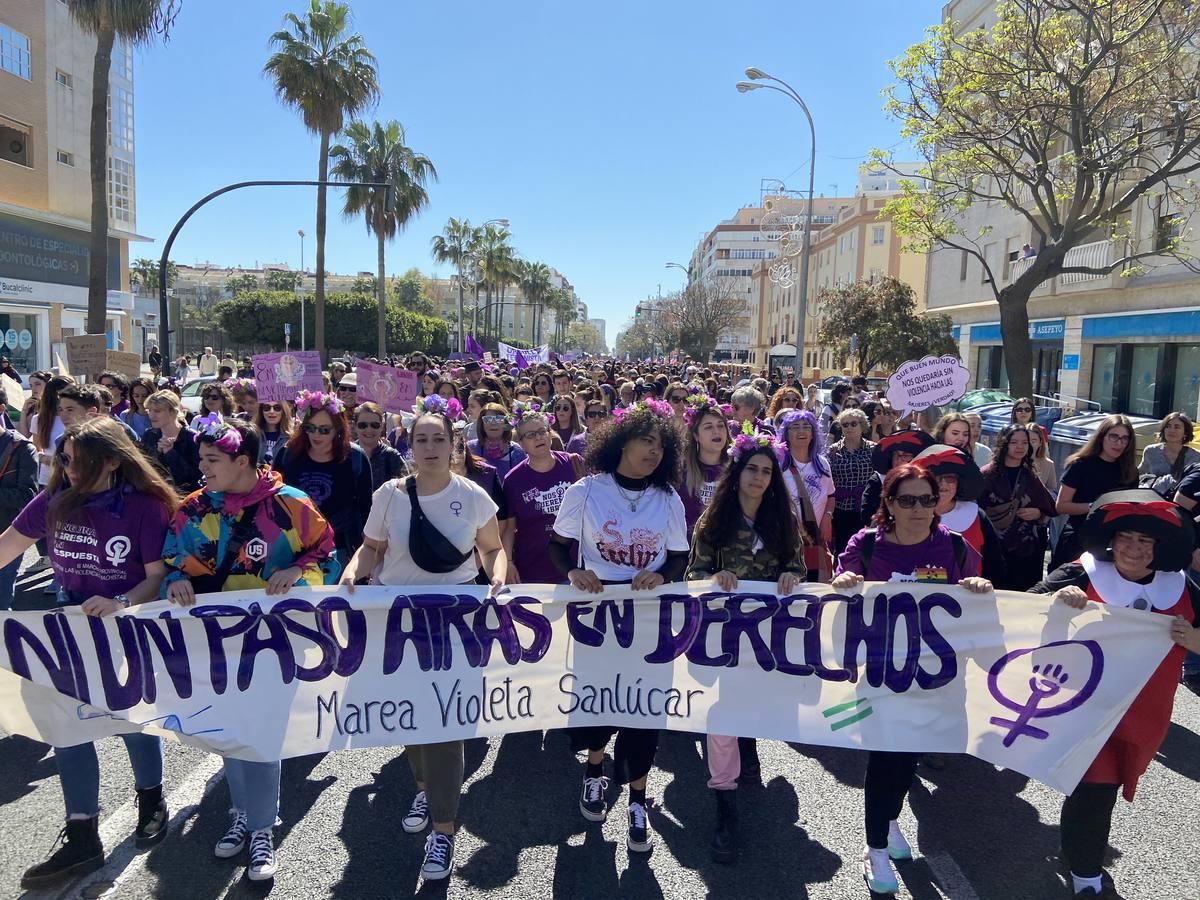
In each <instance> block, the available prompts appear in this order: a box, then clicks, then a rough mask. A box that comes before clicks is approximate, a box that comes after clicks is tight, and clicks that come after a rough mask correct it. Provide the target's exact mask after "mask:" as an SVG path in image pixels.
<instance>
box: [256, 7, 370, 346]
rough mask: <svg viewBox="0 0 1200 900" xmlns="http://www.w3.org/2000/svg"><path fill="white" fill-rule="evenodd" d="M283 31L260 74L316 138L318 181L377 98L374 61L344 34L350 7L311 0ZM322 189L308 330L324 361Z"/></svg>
mask: <svg viewBox="0 0 1200 900" xmlns="http://www.w3.org/2000/svg"><path fill="white" fill-rule="evenodd" d="M284 24H285V25H286V26H287V28H285V29H284V30H281V31H277V32H275V33H274V34H273V35H271V43H272V44H273V45H274V46H275V48H276V49H275V52H274V53H273V54H271V56H270V58H269V59H268V60H267V63H266V65H265V66H264V71H265V72H266V74H267V75H269V76H270V77H271V79H272V81H273V82H274V84H275V94H276V96H278V97H279V99H280V100H282V101H283V102H284V103H285V104H286V105H288V106H294V107H296V109H298V110H299V111H300V116H301V118H302V119H303V121H304V127H305V128H307V129H308V130H309V131H311V132H313V133H314V134H316V135H318V136H319V137H320V141H321V149H320V152H319V156H318V161H317V180H318V181H325V180H327V178H328V173H329V142H330V140H331V139H332V137H333V136H334V135H335V134H337V133H338V132H340V131H341V130H342V128H343V126H344V124H345V121H346V119H347V118H350V117H353V116H354V115H355V114H356V113H358V112H360V111H361V110H363V109H366V108H367V107H368V106H369V105H371V104H372V103H374V102H375V100H376V99H378V97H379V81H378V73H377V72H376V69H375V57H374V56H372V55H371V53H370V51H368V50H367V48H366V46H365V45H364V42H363V39H362V36H361V35H358V34H348V33H347V29H348V28H349V27H350V7H349V6H347V5H346V4H343V3H335V2H333V0H324V2H322V0H311V2H310V4H309V7H308V9H307V10H306V11H305V13H304V16H303V18H301V17H300V16H298V15H296V14H295V13H288V14H287V15H286V16H284ZM325 204H326V188H325V185H320V186H318V187H317V260H316V289H315V291H314V294H313V307H314V311H315V314H316V327H315V328H314V329H313V337H314V340H315V347H316V350H317V351H318V352H319V353H320V354H321V358H322V359H324V358H325V355H326V353H325Z"/></svg>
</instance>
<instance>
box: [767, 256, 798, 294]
mask: <svg viewBox="0 0 1200 900" xmlns="http://www.w3.org/2000/svg"><path fill="white" fill-rule="evenodd" d="M767 275H768V277H769V278H770V279H771V283H772V284H777V285H779V286H780V287H781V288H790V287H791V286H792V285H793V284H795V283H796V272H795V270H794V269H793V268H792V264H791V263H790V262H788V261H787V260H786V259H781V260H779V261H778V262H775V263H772V264H771V268H770V269H768V270H767Z"/></svg>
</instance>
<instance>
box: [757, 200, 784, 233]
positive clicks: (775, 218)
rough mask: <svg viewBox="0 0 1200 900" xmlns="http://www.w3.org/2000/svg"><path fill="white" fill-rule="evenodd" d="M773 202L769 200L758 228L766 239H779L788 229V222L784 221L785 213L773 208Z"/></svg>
mask: <svg viewBox="0 0 1200 900" xmlns="http://www.w3.org/2000/svg"><path fill="white" fill-rule="evenodd" d="M772 206H773V203H772V201H771V200H767V201H766V204H765V209H766V210H767V211H766V212H765V213H763V217H762V218H761V219H760V220H759V223H758V230H759V231H760V232H761V233H762V236H763V240H764V241H772V242H773V241H777V240H779V239H780V237H782V236H783V234H784V232H785V231H787V224H786V223H785V222H784V221H783V215H782V214H781V213H780V212H779V210H777V209H773V208H772Z"/></svg>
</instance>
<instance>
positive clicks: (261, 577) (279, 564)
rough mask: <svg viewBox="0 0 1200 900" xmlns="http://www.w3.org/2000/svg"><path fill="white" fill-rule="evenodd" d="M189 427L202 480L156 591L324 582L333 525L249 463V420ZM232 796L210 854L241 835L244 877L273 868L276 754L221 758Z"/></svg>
mask: <svg viewBox="0 0 1200 900" xmlns="http://www.w3.org/2000/svg"><path fill="white" fill-rule="evenodd" d="M193 425H194V426H195V427H196V429H197V432H198V437H197V443H198V444H199V449H200V471H201V472H202V473H203V474H204V477H205V479H206V482H205V487H204V488H203V489H202V490H199V491H196V492H195V493H193V494H191V495H189V496H188V497H187V498H186V499H185V500H184V501H183V505H182V506H180V508H179V511H178V512H177V513H176V514H175V521H174V522H173V523H172V526H171V529H170V530H169V531H168V532H167V539H166V543H165V545H164V547H163V557H164V559H165V561H166V563H167V567H168V572H167V576H166V579H165V580H164V582H163V596H164V597H165V598H166V599H167V600H169V601H171V602H172V603H177V604H179V605H180V606H191V605H192V604H194V603H195V602H196V595H197V594H204V593H212V592H216V591H240V590H255V589H263V588H265V589H266V591H267V593H268V594H284V593H286V592H287V591H288V590H290V589H291V588H292V587H293V586H296V585H301V586H310V587H315V586H318V585H322V584H333V583H334V582H335V581H336V580H337V576H338V574H339V572H340V569H339V566H338V563H337V561H336V558H335V556H334V539H333V529H332V528H330V527H329V524H328V523H327V522H326V521H325V519H324V518H322V517H321V514H320V513H319V512H318V511H317V508H316V506H314V505H313V502H312V501H311V500H310V499H309V498H308V496H307V495H306V494H305V493H304V492H303V491H301V490H299V489H297V488H294V487H289V486H287V485H285V484H284V483H283V479H282V477H280V475H279V473H278V472H274V471H272V470H271V469H269V468H267V467H265V466H264V467H261V468H260V467H259V466H258V465H257V463H258V449H259V436H258V429H257V428H255V427H254V426H253V425H247V424H246V423H244V422H238V421H226V420H222V418H221V417H220V416H219V415H215V414H214V415H210V416H206V417H205V418H203V419H199V420H197V421H196V422H195V423H193ZM225 780H226V781H227V782H228V783H229V794H230V797H231V798H232V801H233V808H232V809H231V810H230V815H231V817H232V818H231V821H230V825H229V830H228V831H227V832H226V833H225V835H224V837H222V838H221V839H220V840H219V841H217V846H216V848H215V850H214V853H215V854H216V856H217V857H218V858H220V859H228V858H230V857H233V856H236V855H237V854H239V853H241V852H242V850H243V849H244V848H245V847H246V845H247V843H249V847H250V857H249V866H248V868H247V873H246V874H247V875H248V877H249V878H250V880H251V881H264V880H267V879H270V878H273V877H274V876H275V869H276V858H275V849H274V842H273V836H272V831H271V829H272V828H273V827H274V825H275V821H276V817H277V816H278V814H279V761H278V760H276V761H274V762H250V761H248V760H241V759H232V758H228V759H226V760H225Z"/></svg>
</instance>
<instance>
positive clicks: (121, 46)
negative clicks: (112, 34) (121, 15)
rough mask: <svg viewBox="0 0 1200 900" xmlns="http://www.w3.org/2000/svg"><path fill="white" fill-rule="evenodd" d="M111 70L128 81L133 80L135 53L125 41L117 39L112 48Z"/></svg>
mask: <svg viewBox="0 0 1200 900" xmlns="http://www.w3.org/2000/svg"><path fill="white" fill-rule="evenodd" d="M109 72H110V73H112V74H113V75H116V76H117V77H118V78H124V79H125V80H126V81H133V54H132V53H130V52H129V46H128V45H127V44H126V43H125V42H124V41H120V40H119V41H116V42H115V43H114V44H113V49H112V62H111V63H110V64H109Z"/></svg>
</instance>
